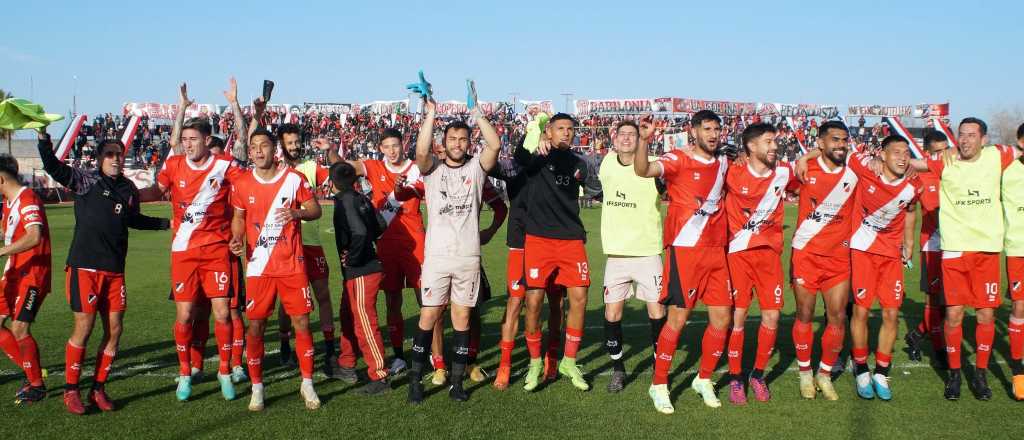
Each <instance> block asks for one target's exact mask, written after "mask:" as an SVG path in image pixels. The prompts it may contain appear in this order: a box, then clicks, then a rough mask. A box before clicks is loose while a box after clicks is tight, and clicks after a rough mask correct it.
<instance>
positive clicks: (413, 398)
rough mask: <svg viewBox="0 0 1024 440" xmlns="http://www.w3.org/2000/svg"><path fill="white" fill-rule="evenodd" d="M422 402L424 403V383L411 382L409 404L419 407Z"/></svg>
mask: <svg viewBox="0 0 1024 440" xmlns="http://www.w3.org/2000/svg"><path fill="white" fill-rule="evenodd" d="M421 402H423V382H420V381H418V380H411V381H409V403H411V404H413V405H419V404H420V403H421Z"/></svg>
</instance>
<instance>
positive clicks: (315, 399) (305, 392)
mask: <svg viewBox="0 0 1024 440" xmlns="http://www.w3.org/2000/svg"><path fill="white" fill-rule="evenodd" d="M299 395H301V396H302V400H303V401H305V402H306V409H320V396H317V395H316V390H314V389H313V381H311V380H305V379H304V380H303V381H302V385H300V386H299Z"/></svg>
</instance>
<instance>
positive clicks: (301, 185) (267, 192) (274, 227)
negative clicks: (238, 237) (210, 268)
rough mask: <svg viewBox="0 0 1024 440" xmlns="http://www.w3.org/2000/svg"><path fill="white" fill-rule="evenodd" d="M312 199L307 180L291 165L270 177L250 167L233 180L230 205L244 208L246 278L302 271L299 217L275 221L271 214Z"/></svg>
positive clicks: (294, 273)
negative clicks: (247, 261) (261, 175)
mask: <svg viewBox="0 0 1024 440" xmlns="http://www.w3.org/2000/svg"><path fill="white" fill-rule="evenodd" d="M312 198H313V190H312V188H311V187H310V186H309V182H307V181H306V178H305V177H304V176H302V175H301V174H299V173H298V172H296V171H295V170H292V169H291V168H285V169H280V170H278V173H277V175H276V176H274V178H272V179H270V180H263V179H261V178H259V176H257V175H256V172H255V170H253V171H251V172H247V173H243V174H242V175H241V176H240V177H239V178H238V179H237V180H236V181H235V182H234V184H233V186H232V191H231V204H232V205H233V206H234V207H235V209H240V210H244V211H245V243H246V255H247V256H248V260H249V263H248V264H247V265H246V267H245V275H246V276H247V277H287V276H292V275H296V274H301V273H305V270H306V268H305V265H304V262H303V253H302V231H301V229H300V223H299V220H291V221H288V222H286V223H277V222H276V221H275V220H274V217H275V212H276V211H277V210H278V209H280V208H291V209H299V208H300V207H301V206H302V204H303V203H304V202H306V201H307V200H310V199H312Z"/></svg>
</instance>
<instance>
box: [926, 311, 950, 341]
mask: <svg viewBox="0 0 1024 440" xmlns="http://www.w3.org/2000/svg"><path fill="white" fill-rule="evenodd" d="M924 313H925V316H926V317H927V318H926V319H925V321H926V322H928V336H929V339H931V341H932V352H933V353H941V352H942V351H943V350H945V349H946V345H945V341H943V338H942V324H943V319H944V318H945V316H944V315H945V314H946V309H945V308H943V307H942V306H928V307H927V308H926V309H925V311H924Z"/></svg>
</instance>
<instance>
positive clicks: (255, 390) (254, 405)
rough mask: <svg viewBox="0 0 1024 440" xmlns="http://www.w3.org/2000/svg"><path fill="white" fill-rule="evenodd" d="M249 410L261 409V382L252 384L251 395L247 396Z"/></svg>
mask: <svg viewBox="0 0 1024 440" xmlns="http://www.w3.org/2000/svg"><path fill="white" fill-rule="evenodd" d="M249 411H263V384H261V383H259V384H253V385H252V396H250V397H249Z"/></svg>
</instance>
